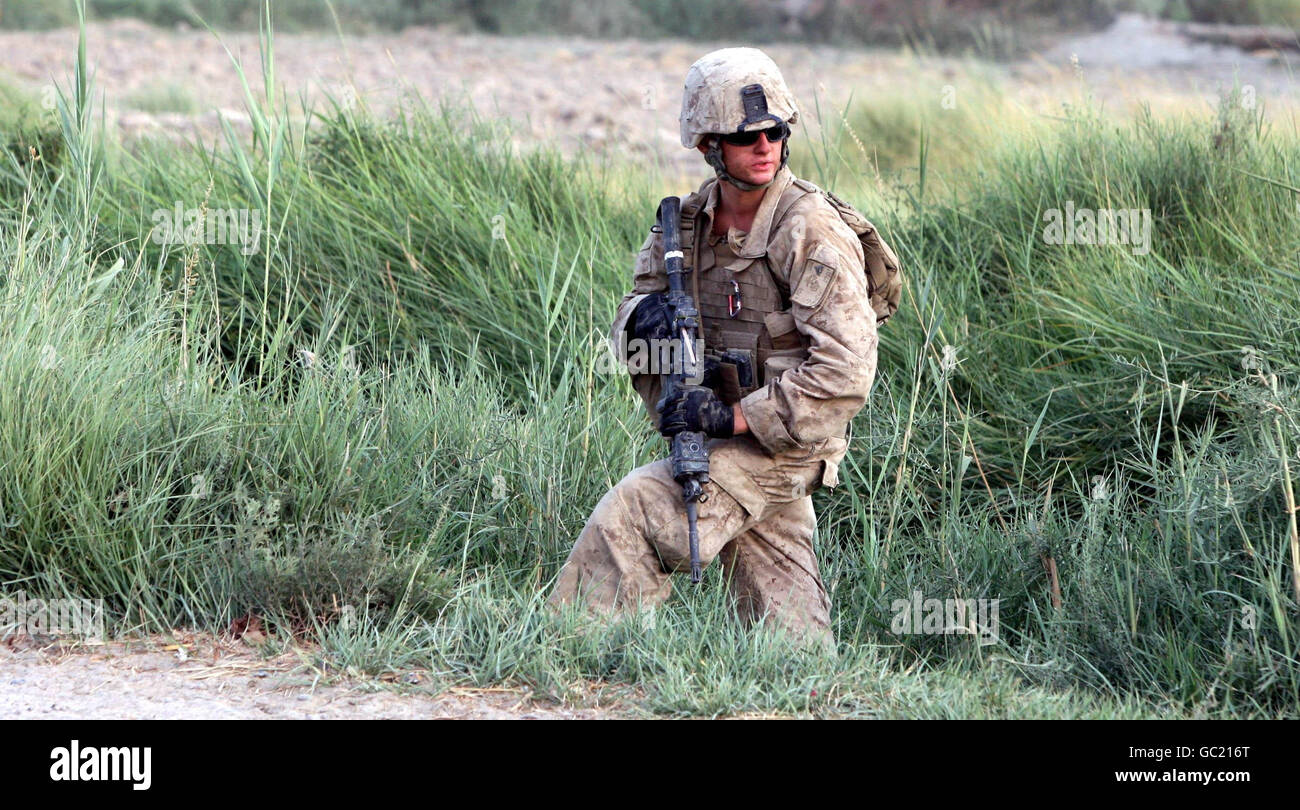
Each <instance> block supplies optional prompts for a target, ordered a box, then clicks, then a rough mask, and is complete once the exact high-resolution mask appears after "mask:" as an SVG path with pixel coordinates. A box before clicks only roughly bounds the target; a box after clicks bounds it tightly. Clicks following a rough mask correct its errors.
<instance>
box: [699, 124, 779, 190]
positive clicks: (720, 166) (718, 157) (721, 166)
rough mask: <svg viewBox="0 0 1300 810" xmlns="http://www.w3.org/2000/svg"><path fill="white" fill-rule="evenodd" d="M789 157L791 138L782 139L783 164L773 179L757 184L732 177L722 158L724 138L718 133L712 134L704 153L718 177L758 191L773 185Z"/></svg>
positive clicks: (744, 188) (741, 187)
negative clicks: (707, 148)
mask: <svg viewBox="0 0 1300 810" xmlns="http://www.w3.org/2000/svg"><path fill="white" fill-rule="evenodd" d="M762 137H764V138H766V137H767V136H766V135H764V136H762ZM789 157H790V139H789V138H786V139H785V140H783V141H781V165H780V166H777V167H776V171H775V172H773V173H772V179H771V180H768V181H767V182H766V183H761V184H757V185H756V184H754V183H746V182H745V181H744V180H738V179H736V178H735V177H732V176H731V173H730V172H728V171H727V163H726V161H724V160H723V159H722V138H720V137H718V136H717V135H710V136H709V150H708V151H707V152H705V153H704V159H705V160H706V161H707V162H708V164H709V165H710V166H712V167H713V172H714V174H716V175H717V176H718V179H719V180H726V181H727V182H728V183H730V184H732V185H733V186H735V187H736V188H738V189H740V190H741V191H756V190H758V189H760V188H767V187H768V186H770V185H772V182H773V181H774V180H776V176H777V175H778V174H780V173H781V170H782V169H784V168H785V162H786V160H788V159H789Z"/></svg>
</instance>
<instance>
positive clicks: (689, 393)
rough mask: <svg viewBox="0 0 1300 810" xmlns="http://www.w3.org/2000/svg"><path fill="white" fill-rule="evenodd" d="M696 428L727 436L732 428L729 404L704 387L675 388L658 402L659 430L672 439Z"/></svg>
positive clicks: (712, 434) (711, 433) (707, 432)
mask: <svg viewBox="0 0 1300 810" xmlns="http://www.w3.org/2000/svg"><path fill="white" fill-rule="evenodd" d="M685 431H699V432H703V433H706V434H708V435H709V436H713V437H715V438H719V439H727V438H730V437H731V436H732V434H733V433H734V431H735V424H734V421H733V418H732V413H731V406H730V405H727V404H725V403H724V402H723V401H722V400H720V399H718V395H717V394H715V393H713V392H712V391H710V390H708V389H707V388H694V387H693V388H679V389H677V390H676V391H674V392H673V394H672V395H671V396H668V397H664V398H663V399H662V400H660V402H659V432H660V433H662V434H663V435H664V436H667V437H669V438H672V437H673V436H676V435H677V434H678V433H682V432H685Z"/></svg>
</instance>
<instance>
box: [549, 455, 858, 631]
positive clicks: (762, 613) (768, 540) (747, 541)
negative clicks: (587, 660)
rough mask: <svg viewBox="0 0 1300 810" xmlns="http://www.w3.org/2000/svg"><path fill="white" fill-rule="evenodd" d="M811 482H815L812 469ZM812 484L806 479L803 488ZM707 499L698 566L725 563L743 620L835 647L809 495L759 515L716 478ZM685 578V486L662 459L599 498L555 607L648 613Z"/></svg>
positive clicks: (773, 502)
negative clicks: (578, 604)
mask: <svg viewBox="0 0 1300 810" xmlns="http://www.w3.org/2000/svg"><path fill="white" fill-rule="evenodd" d="M816 466H817V469H820V465H816ZM808 474H809V476H810V477H811V476H814V475H816V473H815V472H814V470H813V468H811V467H810V468H808ZM815 486H816V484H815V483H813V481H812V480H810V481H809V482H808V487H807V488H808V489H810V488H812V487H815ZM706 491H707V492H708V496H709V497H708V500H707V501H705V502H704V503H701V504H700V505H699V536H700V561H701V564H703V565H708V564H709V563H710V562H712V561H713V560H714V559H715V558H716V559H718V560H719V561H720V562H721V564H722V567H723V578H724V579H725V580H726V582H727V583H728V587H729V588H730V591H731V594H732V598H733V600H734V603H735V606H736V609H737V611H738V613H739V615H740V617H741V619H742V620H744V621H746V622H750V623H752V622H754V621H756V620H758V619H760V618H763V617H766V620H765V625H766V626H773V627H777V628H780V629H782V630H785V631H786V632H787V633H789V634H791V635H792V636H794V637H795V638H796V639H797V640H798V641H800V642H802V643H805V644H809V643H811V644H816V645H823V646H827V647H829V648H830V649H833V648H834V635H833V634H832V632H831V629H830V599H829V598H828V597H827V594H826V588H825V587H824V586H823V585H822V580H821V576H820V575H819V573H818V571H817V558H816V556H815V555H814V553H813V534H814V531H815V529H816V527H817V518H816V515H815V513H814V512H813V504H812V498H811V497H810V496H808V495H806V494H803V492H804V491H806V489H797V490H795V491H793V492H791V493H790V495H791V497H790V498H789V499H781V498H775V499H765V500H763V501H762V502H761V503H762V506H761V507H758V508H755V507H754V506H753V502H752V500H751V508H754V510H755V512H757V513H756V514H754V513H751V511H750V510H749V509H746V507H745V506H742V505H741V504H740V502H739V501H737V500H736V499H735V498H734V497H732V495H730V494H729V493H728V492H727V491H726V490H725V489H723V488H722V487H721V486H719V485H718V483H717V481H716V479H715V481H714V482H713V483H711V484H709V485H707V486H706ZM794 496H797V497H794ZM747 500H750V499H748V498H747ZM689 571H690V546H689V539H688V533H687V527H686V507H685V506H684V504H683V503H682V487H681V484H678V483H677V482H676V481H674V480H673V477H672V471H671V467H670V465H669V462H668V461H667V460H661V461H656V462H653V463H651V464H647V465H645V466H643V467H638V468H637V469H635V470H633V471H632V472H630V473H628V474H627V475H626V476H625V477H624V478H623V480H621V481H619V482H618V484H617V485H615V486H614V488H613V489H611V490H610V491H609V492H607V493H606V494H605V496H604V497H603V498H601V500H600V503H598V504H597V505H596V508H595V510H594V511H593V512H592V513H591V517H590V518H588V519H587V524H586V526H585V527H584V528H583V530H582V534H581V535H579V537H578V541H577V543H575V544H574V547H573V550H572V552H570V554H569V558H568V561H567V562H565V564H564V568H563V569H562V570H561V571H560V575H559V579H558V581H557V583H556V586H555V590H554V591H553V592H552V593H551V596H550V599H549V601H550V604H552V605H554V606H559V605H563V604H566V603H569V602H573V601H577V600H582V601H583V602H584V603H585V605H586V606H587V608H588V609H589V610H591V611H593V612H596V613H600V614H612V613H614V612H616V611H618V610H620V609H624V608H629V607H635V606H637V605H638V604H639V605H641V606H643V607H649V606H653V605H657V604H659V603H661V602H663V601H664V600H665V599H667V598H668V595H669V593H670V591H671V585H670V582H669V577H670V575H671V574H673V573H678V572H689Z"/></svg>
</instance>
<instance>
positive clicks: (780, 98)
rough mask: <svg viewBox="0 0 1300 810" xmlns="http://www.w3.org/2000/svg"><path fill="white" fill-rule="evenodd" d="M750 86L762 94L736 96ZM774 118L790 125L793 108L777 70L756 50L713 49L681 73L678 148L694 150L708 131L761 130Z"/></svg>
mask: <svg viewBox="0 0 1300 810" xmlns="http://www.w3.org/2000/svg"><path fill="white" fill-rule="evenodd" d="M751 85H758V86H759V87H761V88H762V89H763V92H762V93H761V94H757V93H754V92H753V91H752V90H751V91H750V92H749V93H744V92H742V91H744V90H746V88H749V87H750V86H751ZM764 102H765V104H766V106H763V105H764ZM778 119H779V120H781V121H785V122H787V123H790V124H793V123H796V122H797V121H798V120H799V110H798V109H797V108H796V107H795V104H794V96H793V95H791V93H790V89H789V88H788V87H786V86H785V79H783V78H781V71H780V69H778V68H777V66H776V63H775V62H773V61H772V59H771V58H770V57H769V56H768V55H767V54H765V53H763V52H762V51H760V50H759V49H757V48H723V49H722V50H719V51H713V52H712V53H708V54H705V55H704V56H702V57H700V59H699V60H698V61H696V63H695V64H693V65H691V69H690V70H689V71H687V72H686V89H685V91H684V92H683V93H682V117H681V124H682V146H685V147H686V148H687V149H694V148H695V146H696V145H697V144H699V142H700V141H701V140H703V138H704V136H705V135H707V134H709V133H711V132H718V133H730V132H739V131H741V130H742V128H743V129H766V128H767V127H770V126H772V125H773V124H775V123H777V121H778Z"/></svg>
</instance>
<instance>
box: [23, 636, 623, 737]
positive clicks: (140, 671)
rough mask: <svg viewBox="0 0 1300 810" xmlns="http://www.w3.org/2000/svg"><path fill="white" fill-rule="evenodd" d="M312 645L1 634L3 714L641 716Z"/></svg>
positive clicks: (607, 700) (604, 703) (604, 693)
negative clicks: (366, 663)
mask: <svg viewBox="0 0 1300 810" xmlns="http://www.w3.org/2000/svg"><path fill="white" fill-rule="evenodd" d="M310 660H311V656H310V651H308V650H296V651H293V652H288V653H283V654H280V655H276V656H273V657H266V656H264V655H262V654H260V653H259V652H258V649H257V648H256V647H255V646H252V645H249V644H246V643H244V642H243V641H238V640H231V639H228V638H227V639H222V638H218V637H214V636H211V635H203V634H196V633H178V634H176V635H175V636H174V637H171V638H164V637H161V636H155V637H150V638H145V639H139V640H133V641H115V642H110V643H107V644H99V645H87V644H78V645H71V646H70V645H65V644H61V643H57V642H48V643H45V644H38V643H34V642H33V641H32V640H31V639H30V638H17V639H12V638H11V639H10V641H9V642H8V643H6V644H0V720H13V719H97V720H98V719H127V720H130V719H150V720H179V719H227V720H230V719H272V718H274V719H300V720H301V719H333V720H341V719H355V718H366V719H397V720H414V719H465V720H501V719H514V720H521V719H522V720H574V719H583V720H596V719H608V718H615V717H629V716H636V715H635V713H634V711H633V709H632V708H631V706H630V704H628V703H626V702H623V701H622V700H621V699H619V698H618V697H614V698H611V697H609V691H608V690H602V689H600V688H598V687H597V686H595V685H586V684H583V685H578V688H579V691H580V692H585V693H586V695H585V696H584V698H583V702H584V703H586V704H588V705H587V706H586V707H582V708H572V707H564V706H558V705H556V704H554V703H551V702H548V701H545V700H539V699H535V698H534V696H533V695H532V694H531V693H530V692H529V691H527V690H526V689H510V688H504V687H502V688H489V689H471V688H445V687H442V686H440V685H439V683H438V681H437V679H436V678H434V677H433V676H431V675H430V674H429V673H428V672H423V671H420V670H410V671H405V672H394V673H389V674H386V675H384V676H382V677H379V678H362V677H355V676H354V677H347V676H340V675H339V674H337V673H334V674H330V673H325V672H321V670H320V669H319V668H317V667H315V666H313V665H312V664H311V663H310Z"/></svg>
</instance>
